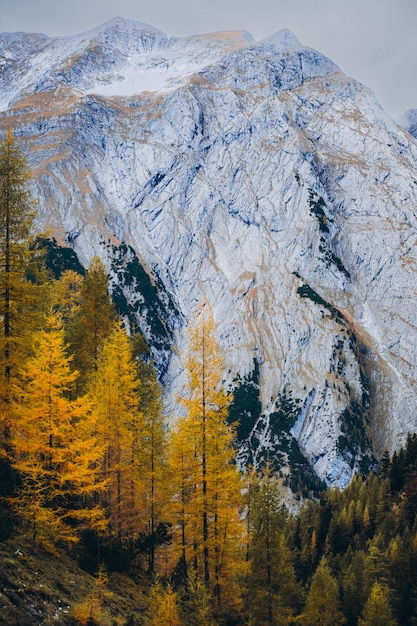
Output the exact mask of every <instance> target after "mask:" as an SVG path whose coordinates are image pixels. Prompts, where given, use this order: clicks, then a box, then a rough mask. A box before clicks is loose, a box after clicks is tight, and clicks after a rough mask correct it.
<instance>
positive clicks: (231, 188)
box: [0, 18, 417, 486]
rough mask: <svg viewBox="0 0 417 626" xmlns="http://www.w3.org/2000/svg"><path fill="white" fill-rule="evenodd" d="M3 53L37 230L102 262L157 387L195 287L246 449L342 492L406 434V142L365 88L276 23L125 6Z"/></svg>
mask: <svg viewBox="0 0 417 626" xmlns="http://www.w3.org/2000/svg"><path fill="white" fill-rule="evenodd" d="M0 67H1V73H0V86H1V89H0V93H1V94H2V95H1V113H0V129H1V130H2V131H4V130H5V129H6V128H8V127H10V126H11V127H13V129H14V131H15V135H16V136H17V137H18V138H19V139H20V140H21V142H22V146H23V147H24V150H25V151H26V153H27V155H28V161H29V165H30V168H31V172H32V176H33V187H34V193H35V195H36V196H37V197H38V198H39V213H38V223H39V227H40V228H42V229H44V228H49V231H50V233H51V235H52V236H53V237H54V238H55V240H56V243H57V245H59V246H62V247H70V248H72V249H73V251H74V252H75V253H76V255H77V256H78V259H79V261H80V262H81V264H82V265H83V266H84V267H87V266H88V264H89V261H90V259H91V258H92V256H93V255H96V254H98V255H100V256H101V257H102V258H103V260H104V261H105V263H106V264H107V267H108V268H109V274H110V276H111V284H112V290H113V295H114V297H115V300H116V301H117V303H118V306H119V308H120V310H123V309H125V310H126V311H130V313H131V314H134V315H135V316H136V319H137V321H138V322H139V324H140V327H141V329H142V331H143V333H144V335H145V337H146V339H147V340H148V342H149V343H150V344H151V346H152V355H153V358H154V359H155V361H156V364H157V366H158V368H159V371H160V374H161V380H162V382H163V384H164V386H165V389H166V394H167V398H168V400H169V399H170V398H173V397H174V395H175V393H178V392H180V390H181V384H182V366H181V351H182V349H183V348H184V345H185V332H186V327H187V321H188V320H189V319H190V317H191V316H192V315H193V313H194V311H195V310H196V307H197V305H198V303H200V302H201V301H202V300H204V299H205V300H207V301H208V302H209V303H210V305H211V306H212V308H213V311H214V315H215V319H216V321H217V323H218V329H219V339H220V342H221V345H222V347H223V349H224V357H225V371H226V372H227V383H228V384H229V385H230V386H231V387H233V388H234V389H235V400H234V403H233V405H232V408H231V419H232V420H235V419H236V420H239V428H238V433H239V438H240V442H241V445H240V449H239V461H240V462H241V463H242V464H244V463H246V462H252V463H254V464H255V465H256V464H259V463H261V462H262V459H265V458H266V457H268V458H270V457H273V458H274V459H275V461H276V462H277V464H278V465H281V466H282V472H283V473H284V474H285V473H286V472H287V468H288V467H290V469H291V472H292V476H293V477H294V476H297V472H299V471H304V470H305V468H306V467H310V468H311V469H312V471H313V472H314V474H315V475H316V476H317V477H319V478H320V479H321V480H324V481H326V482H327V483H328V484H335V485H340V486H344V485H346V484H347V482H348V481H349V479H350V478H351V476H352V474H353V473H354V472H355V471H357V470H359V469H363V470H366V469H367V468H369V467H370V466H372V464H373V462H374V459H375V458H378V457H379V456H380V455H381V454H382V452H383V451H384V449H386V448H388V449H389V450H391V451H392V450H394V449H395V448H396V447H397V446H398V445H399V444H400V443H402V442H404V441H405V438H406V436H407V433H408V432H411V431H415V430H416V427H417V414H416V410H415V407H416V400H417V397H416V394H417V374H416V365H417V354H416V351H415V345H416V344H417V317H416V292H417V284H416V273H415V272H416V264H417V219H416V215H415V207H416V206H417V170H416V167H417V166H416V164H417V143H416V141H415V140H414V139H413V137H411V135H410V134H409V133H408V132H407V131H406V130H405V129H404V128H402V127H401V126H400V125H398V124H397V123H396V122H395V121H394V120H393V119H392V118H391V117H390V116H389V115H387V114H386V113H385V112H384V111H383V109H382V108H381V106H380V105H379V103H378V102H377V100H376V99H375V96H374V95H373V93H372V92H371V91H370V90H369V89H367V88H365V87H364V86H362V85H361V84H359V83H358V82H357V81H355V80H354V79H352V78H349V77H347V76H346V75H345V74H343V73H342V72H341V71H340V69H339V68H338V67H337V66H336V65H335V64H334V63H333V62H332V61H331V60H330V59H328V58H326V57H325V56H323V55H322V54H320V53H319V52H317V51H315V50H312V49H310V48H307V47H304V46H303V45H302V44H300V43H299V41H298V40H297V39H296V37H295V36H294V35H293V34H292V33H291V32H289V31H287V30H284V31H280V32H278V33H277V34H276V35H273V36H271V37H269V38H267V39H265V40H263V41H260V42H256V41H254V39H253V38H252V37H251V35H249V34H248V33H245V32H232V33H213V34H207V35H199V36H193V37H186V38H173V37H168V36H167V35H165V34H164V33H162V32H160V31H159V30H157V29H156V28H153V27H151V26H148V25H146V24H142V23H137V22H131V21H128V20H125V19H122V18H116V19H114V20H111V21H110V22H108V23H106V24H104V25H102V26H100V27H99V28H96V29H94V30H92V31H89V32H87V33H84V34H81V35H77V36H73V37H61V38H51V37H46V36H45V35H40V34H25V33H3V34H1V35H0ZM171 404H172V406H173V405H174V403H173V402H172V403H171Z"/></svg>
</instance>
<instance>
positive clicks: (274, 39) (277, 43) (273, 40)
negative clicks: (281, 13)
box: [260, 28, 304, 51]
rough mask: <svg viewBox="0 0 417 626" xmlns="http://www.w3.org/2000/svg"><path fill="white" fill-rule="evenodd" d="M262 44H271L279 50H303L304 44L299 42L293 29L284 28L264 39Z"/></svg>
mask: <svg viewBox="0 0 417 626" xmlns="http://www.w3.org/2000/svg"><path fill="white" fill-rule="evenodd" d="M260 43H262V44H270V45H272V46H274V47H275V48H277V49H279V50H283V51H284V50H288V51H289V50H301V49H302V48H304V46H303V45H302V44H301V43H300V42H299V40H298V39H297V37H296V36H295V35H294V33H293V32H292V31H291V30H288V29H286V28H284V29H283V30H279V31H278V32H277V33H274V34H273V35H270V36H269V37H266V38H265V39H262V40H261V42H260Z"/></svg>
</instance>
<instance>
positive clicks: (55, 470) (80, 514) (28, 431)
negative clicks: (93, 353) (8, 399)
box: [11, 312, 104, 544]
mask: <svg viewBox="0 0 417 626" xmlns="http://www.w3.org/2000/svg"><path fill="white" fill-rule="evenodd" d="M76 376H77V373H76V372H74V371H71V367H70V357H68V356H67V352H66V346H65V343H64V331H63V329H62V324H61V320H60V317H59V315H58V314H56V313H54V312H51V313H50V314H49V315H48V316H47V319H46V322H45V325H44V328H43V329H42V330H41V331H39V332H38V333H36V335H35V340H34V355H33V356H32V357H30V358H29V359H28V360H27V362H26V363H25V364H24V366H23V367H21V368H20V371H19V382H18V383H16V384H15V385H14V389H13V392H14V393H13V405H12V411H13V417H14V420H13V421H14V426H13V430H12V438H11V442H12V449H13V467H14V468H15V469H16V470H17V471H18V472H19V475H20V478H21V483H22V487H21V489H20V491H19V493H18V494H17V496H16V498H14V500H13V504H14V506H15V507H16V508H17V509H18V511H19V513H20V514H21V515H22V516H23V517H24V518H25V519H26V520H28V521H29V522H30V525H31V528H32V541H33V544H34V543H35V542H36V541H38V540H39V541H41V542H44V543H45V542H51V540H52V542H53V541H57V540H59V539H65V540H68V541H77V540H78V538H79V535H80V532H81V531H82V530H83V529H84V528H86V527H96V526H97V525H98V526H101V525H102V524H103V523H104V522H103V514H102V511H101V509H100V508H99V507H98V506H96V505H95V504H94V500H95V498H94V495H95V493H96V492H97V490H99V489H100V488H101V487H102V485H100V484H99V483H98V481H97V480H96V479H95V472H96V468H97V467H98V465H99V461H100V457H101V455H102V450H101V448H100V446H99V445H98V441H97V438H96V435H95V431H96V425H95V423H94V421H93V414H92V412H91V407H90V405H89V403H88V402H87V401H86V400H85V398H78V399H77V400H72V399H71V390H72V388H73V385H74V382H75V379H76Z"/></svg>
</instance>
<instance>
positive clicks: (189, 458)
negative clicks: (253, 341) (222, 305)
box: [170, 307, 244, 610]
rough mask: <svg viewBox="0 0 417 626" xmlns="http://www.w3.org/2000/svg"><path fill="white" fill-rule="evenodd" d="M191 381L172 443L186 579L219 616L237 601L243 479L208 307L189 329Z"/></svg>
mask: <svg viewBox="0 0 417 626" xmlns="http://www.w3.org/2000/svg"><path fill="white" fill-rule="evenodd" d="M185 369H186V375H187V383H186V389H185V392H184V395H183V396H182V398H181V399H180V402H181V405H182V407H183V408H184V409H185V416H184V417H182V418H181V419H179V420H178V423H177V425H176V427H175V428H174V429H173V434H172V440H171V455H170V458H171V465H172V470H173V481H174V491H175V497H174V499H173V505H172V508H173V510H172V515H173V516H174V520H175V527H176V535H175V537H176V540H175V544H176V547H177V552H178V556H179V558H180V561H181V563H182V567H183V574H184V575H187V574H188V575H194V577H195V579H196V580H199V581H201V582H203V583H204V584H205V586H206V587H207V589H208V590H209V591H210V592H211V593H212V594H213V596H214V598H215V601H216V605H217V610H219V609H220V606H221V603H222V601H223V600H225V599H226V593H225V590H226V588H227V589H228V590H229V592H230V593H229V598H228V599H229V600H230V599H231V598H230V596H231V595H233V593H235V595H238V594H237V592H236V589H234V591H232V589H233V579H234V577H235V575H236V570H238V569H239V568H240V567H241V566H243V561H244V546H243V542H244V539H243V537H244V528H243V523H242V521H241V520H240V517H239V514H240V510H241V507H242V498H241V481H240V475H239V471H238V468H237V466H236V464H235V462H234V460H235V451H234V446H233V444H234V440H235V434H234V430H233V428H232V427H231V426H230V425H229V424H228V423H227V412H228V406H229V403H230V401H231V397H230V396H229V395H228V394H227V393H226V391H225V390H224V386H223V381H222V376H223V366H222V358H221V351H220V346H219V344H218V342H217V339H216V332H215V325H214V320H213V316H212V314H211V313H210V312H209V310H208V307H205V308H203V309H201V311H200V313H199V314H198V315H197V317H196V319H195V320H194V323H192V324H191V326H190V329H189V347H188V355H187V358H186V365H185Z"/></svg>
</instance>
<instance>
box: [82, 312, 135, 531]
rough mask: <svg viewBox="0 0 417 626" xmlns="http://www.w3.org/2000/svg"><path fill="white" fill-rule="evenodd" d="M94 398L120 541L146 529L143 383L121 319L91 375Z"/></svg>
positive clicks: (108, 501) (112, 521) (106, 502)
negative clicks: (142, 459)
mask: <svg viewBox="0 0 417 626" xmlns="http://www.w3.org/2000/svg"><path fill="white" fill-rule="evenodd" d="M88 389H89V396H90V397H91V401H92V403H93V405H94V413H95V415H96V421H97V424H98V436H99V439H100V441H101V444H102V445H103V447H104V450H105V454H104V457H103V462H102V467H101V476H102V478H103V479H104V480H105V481H106V484H107V488H106V492H105V493H104V494H103V497H102V504H103V506H104V508H105V511H106V515H107V518H108V521H109V527H108V533H109V536H110V537H112V538H114V539H117V540H118V541H120V542H123V541H130V540H132V539H134V538H135V537H137V535H138V533H139V532H140V530H142V529H141V517H140V512H141V511H140V503H141V499H142V496H143V484H142V481H141V477H140V471H139V456H140V454H141V453H142V451H141V448H140V445H139V444H138V442H139V439H140V437H141V434H142V422H143V420H142V413H141V410H140V407H139V404H140V381H139V378H138V375H137V367H136V363H135V362H134V360H133V357H132V345H131V342H130V340H129V337H128V336H127V334H126V331H125V329H124V328H123V326H122V324H121V322H117V323H116V324H114V325H113V330H112V331H111V332H110V335H109V337H108V338H107V339H106V340H105V341H104V344H103V347H102V350H101V353H100V357H99V359H98V362H97V371H96V372H94V373H93V374H92V375H91V376H90V380H89V387H88Z"/></svg>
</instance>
